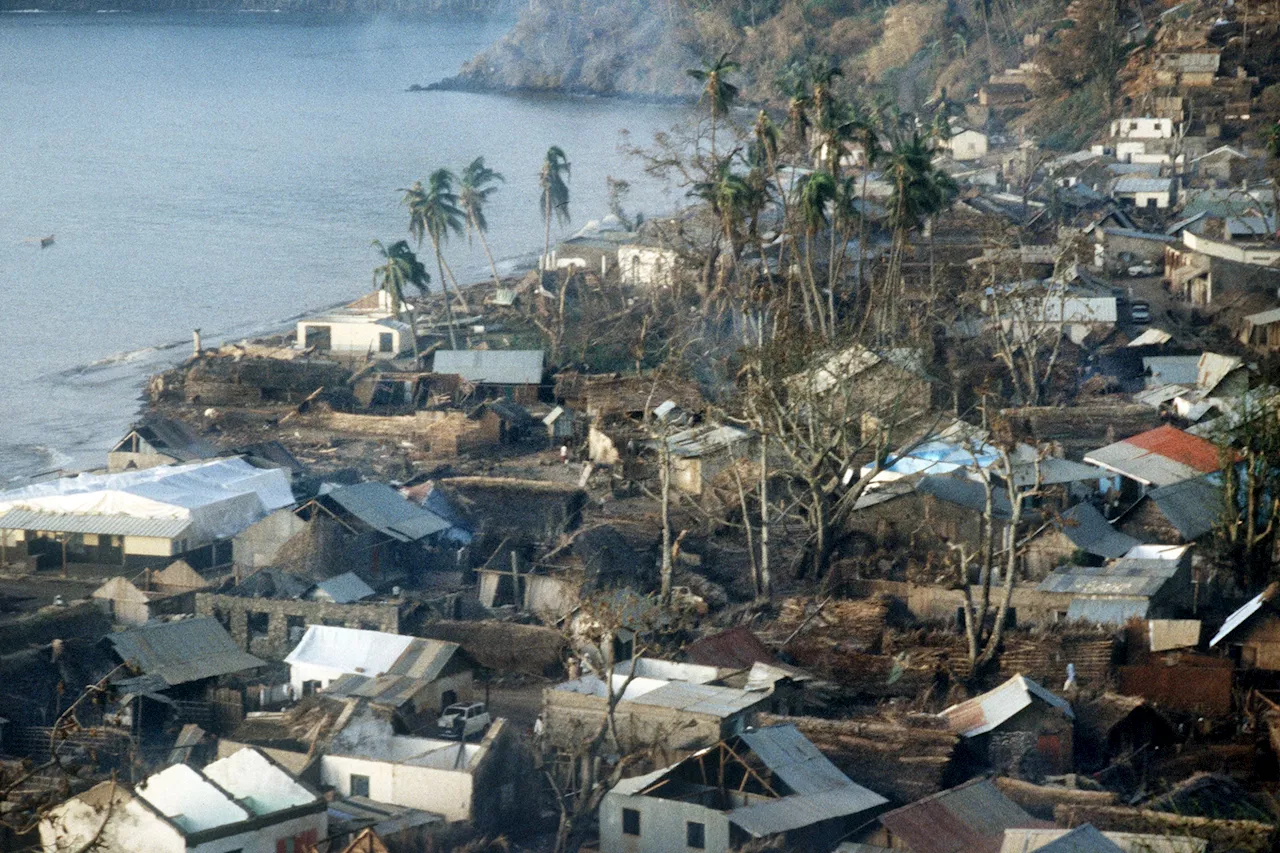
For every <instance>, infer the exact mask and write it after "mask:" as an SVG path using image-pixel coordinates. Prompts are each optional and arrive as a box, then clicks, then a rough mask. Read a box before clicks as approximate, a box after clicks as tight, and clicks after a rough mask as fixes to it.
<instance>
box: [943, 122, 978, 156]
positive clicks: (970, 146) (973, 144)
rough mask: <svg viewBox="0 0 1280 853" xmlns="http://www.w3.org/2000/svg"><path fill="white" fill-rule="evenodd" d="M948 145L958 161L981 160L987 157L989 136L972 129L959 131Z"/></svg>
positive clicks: (949, 140) (948, 141)
mask: <svg viewBox="0 0 1280 853" xmlns="http://www.w3.org/2000/svg"><path fill="white" fill-rule="evenodd" d="M946 145H947V148H948V149H949V150H950V151H951V156H952V158H954V159H956V160H979V159H981V158H983V157H985V156H987V135H986V134H985V133H982V132H980V131H977V130H973V129H972V128H965V129H964V130H961V131H959V132H958V133H956V134H955V135H954V136H952V137H951V138H950V139H948V140H947V143H946Z"/></svg>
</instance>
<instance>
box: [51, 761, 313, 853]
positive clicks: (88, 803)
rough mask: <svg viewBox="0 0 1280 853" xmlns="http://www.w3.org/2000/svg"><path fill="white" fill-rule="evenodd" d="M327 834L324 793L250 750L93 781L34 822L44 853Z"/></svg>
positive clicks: (213, 851) (283, 840) (266, 849)
mask: <svg viewBox="0 0 1280 853" xmlns="http://www.w3.org/2000/svg"><path fill="white" fill-rule="evenodd" d="M328 832H329V821H328V812H327V804H326V802H325V800H324V798H323V797H321V796H320V795H319V794H318V793H316V792H315V791H314V790H312V789H311V788H310V787H308V786H307V785H305V784H303V783H302V782H299V781H298V780H297V779H295V778H294V777H293V776H292V775H290V774H289V773H288V772H287V771H286V770H284V769H283V768H282V767H280V766H279V765H278V764H276V763H275V762H274V761H272V760H271V759H269V758H267V757H266V756H265V755H263V754H262V753H260V752H258V751H257V750H254V749H242V750H240V751H239V752H236V753H235V754H234V755H231V756H228V757H227V758H223V759H220V760H218V761H215V762H213V763H212V764H210V765H208V766H207V767H205V768H204V769H203V770H196V769H194V768H192V767H188V766H187V765H185V764H175V765H173V766H171V767H168V768H166V769H164V770H161V771H160V772H159V773H156V774H154V775H152V776H149V777H148V778H147V779H145V780H144V781H143V782H142V783H140V784H139V785H137V786H136V787H133V788H130V786H129V785H127V784H125V783H124V782H117V781H116V780H114V779H113V780H111V781H108V782H101V783H99V784H98V785H96V786H94V787H93V788H90V789H89V790H88V791H86V792H84V793H83V794H80V795H78V796H75V797H72V798H71V799H69V800H67V801H66V802H64V803H62V804H61V805H59V806H56V807H54V808H53V809H52V810H50V811H49V813H48V814H46V815H45V816H44V818H43V819H42V820H41V821H40V843H41V845H42V848H41V849H42V850H44V851H47V853H64V851H65V853H71V852H72V851H82V850H89V849H92V850H95V851H98V853H138V851H143V850H145V851H147V853H185V851H193V852H194V853H231V852H232V851H242V853H279V851H282V850H290V851H301V850H303V849H306V847H307V846H308V845H314V844H316V843H317V842H318V841H321V840H323V839H325V838H326V837H327V836H328Z"/></svg>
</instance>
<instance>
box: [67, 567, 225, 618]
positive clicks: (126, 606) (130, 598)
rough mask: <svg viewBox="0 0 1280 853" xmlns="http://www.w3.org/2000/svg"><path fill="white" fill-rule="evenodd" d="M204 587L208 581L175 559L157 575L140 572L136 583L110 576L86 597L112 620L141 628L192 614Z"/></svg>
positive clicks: (145, 570) (149, 572) (146, 571)
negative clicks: (197, 596) (166, 618)
mask: <svg viewBox="0 0 1280 853" xmlns="http://www.w3.org/2000/svg"><path fill="white" fill-rule="evenodd" d="M139 584H141V585H139ZM208 586H209V582H208V581H206V580H205V579H204V578H203V577H201V576H200V574H199V573H197V572H196V570H195V569H193V568H191V566H189V565H187V564H186V563H185V562H183V561H182V560H178V561H176V562H175V563H173V565H171V566H169V567H168V568H166V569H164V570H162V571H159V572H154V573H153V572H152V571H151V570H150V569H144V570H143V578H142V580H140V581H139V582H138V583H135V582H134V581H131V580H129V579H128V578H124V577H118V576H117V577H113V578H111V579H110V580H108V581H107V582H106V583H104V584H103V585H102V586H100V587H98V588H97V589H95V590H94V591H93V592H92V593H91V594H90V598H92V599H93V600H94V601H97V602H100V603H101V604H102V605H103V607H105V608H106V610H107V613H108V614H109V615H110V616H111V618H112V620H113V621H115V622H117V623H119V624H122V625H142V624H144V623H146V622H148V621H150V620H152V619H156V618H159V617H161V616H176V615H179V614H192V613H195V596H196V592H197V591H198V590H202V589H206V588H208Z"/></svg>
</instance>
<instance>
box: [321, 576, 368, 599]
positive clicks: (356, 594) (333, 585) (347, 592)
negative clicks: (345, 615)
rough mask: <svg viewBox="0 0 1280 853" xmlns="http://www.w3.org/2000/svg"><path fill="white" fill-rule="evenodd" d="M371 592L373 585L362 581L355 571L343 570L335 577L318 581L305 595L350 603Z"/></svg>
mask: <svg viewBox="0 0 1280 853" xmlns="http://www.w3.org/2000/svg"><path fill="white" fill-rule="evenodd" d="M373 594H374V592H373V587H371V586H369V585H368V584H367V583H365V582H364V581H362V580H361V579H360V576H359V575H357V574H356V573H355V572H343V573H342V574H340V575H338V576H337V577H332V578H329V579H328V580H324V581H320V583H318V584H316V585H315V587H314V588H313V589H312V590H311V592H310V593H308V594H307V597H308V598H310V599H313V600H320V601H332V602H333V603H334V604H350V603H351V602H353V601H359V600H361V599H362V598H368V597H369V596H371V595H373Z"/></svg>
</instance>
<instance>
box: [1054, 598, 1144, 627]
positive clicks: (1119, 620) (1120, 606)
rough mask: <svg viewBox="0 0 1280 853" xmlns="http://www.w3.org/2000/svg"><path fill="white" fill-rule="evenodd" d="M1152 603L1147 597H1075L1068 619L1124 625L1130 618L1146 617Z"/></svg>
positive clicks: (1070, 605) (1099, 623)
mask: <svg viewBox="0 0 1280 853" xmlns="http://www.w3.org/2000/svg"><path fill="white" fill-rule="evenodd" d="M1150 604H1151V601H1150V599H1146V598H1073V599H1071V604H1069V605H1068V606H1067V619H1068V620H1069V621H1072V622H1089V623H1092V624H1094V625H1123V624H1125V623H1126V622H1128V621H1129V620H1130V619H1145V618H1146V616H1147V609H1148V608H1149V606H1150Z"/></svg>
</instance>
